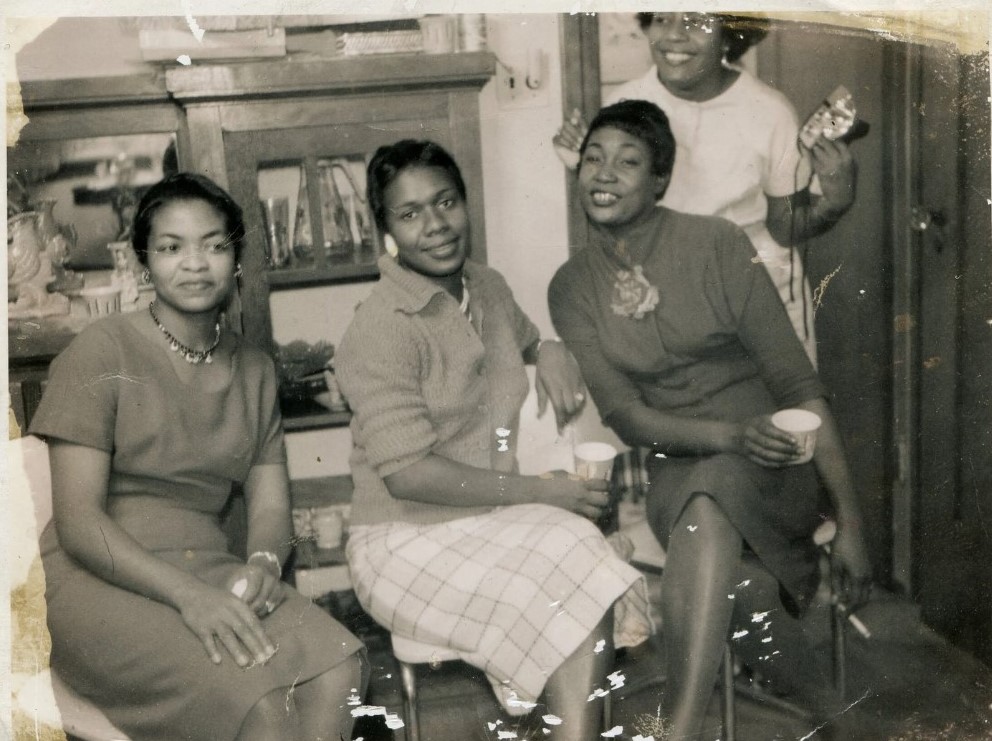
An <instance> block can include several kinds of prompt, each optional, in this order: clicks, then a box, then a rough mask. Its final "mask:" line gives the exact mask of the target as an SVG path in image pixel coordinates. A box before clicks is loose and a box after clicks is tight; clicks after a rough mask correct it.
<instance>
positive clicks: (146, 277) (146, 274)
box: [141, 268, 152, 283]
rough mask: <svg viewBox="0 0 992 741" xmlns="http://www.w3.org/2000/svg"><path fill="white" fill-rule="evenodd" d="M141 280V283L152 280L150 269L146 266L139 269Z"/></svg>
mask: <svg viewBox="0 0 992 741" xmlns="http://www.w3.org/2000/svg"><path fill="white" fill-rule="evenodd" d="M141 282H142V283H151V282H152V271H151V270H149V269H148V268H145V269H144V270H142V271H141Z"/></svg>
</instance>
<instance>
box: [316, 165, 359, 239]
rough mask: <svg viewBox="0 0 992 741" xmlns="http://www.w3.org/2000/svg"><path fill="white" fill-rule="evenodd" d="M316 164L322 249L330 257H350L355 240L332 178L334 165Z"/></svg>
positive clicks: (339, 194) (342, 202)
mask: <svg viewBox="0 0 992 741" xmlns="http://www.w3.org/2000/svg"><path fill="white" fill-rule="evenodd" d="M317 166H318V168H319V170H318V171H319V172H320V197H321V198H320V205H321V209H320V217H321V224H322V225H323V227H324V249H325V250H327V256H328V257H330V258H332V259H333V258H338V259H340V258H345V257H349V258H350V257H351V256H352V254H353V253H354V250H355V242H354V240H353V239H352V236H351V226H350V224H349V223H348V212H347V211H346V210H345V207H344V201H343V199H342V198H341V192H340V191H339V190H338V186H337V183H336V182H335V180H334V167H335V165H334V163H333V162H330V161H327V160H321V161H320V162H318V163H317Z"/></svg>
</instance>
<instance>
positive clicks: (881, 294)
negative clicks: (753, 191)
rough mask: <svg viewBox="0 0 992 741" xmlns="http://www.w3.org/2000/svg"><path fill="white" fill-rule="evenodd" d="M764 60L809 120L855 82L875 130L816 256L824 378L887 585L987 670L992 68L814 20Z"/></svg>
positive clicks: (765, 70) (778, 40)
mask: <svg viewBox="0 0 992 741" xmlns="http://www.w3.org/2000/svg"><path fill="white" fill-rule="evenodd" d="M759 59H760V60H761V74H762V76H763V77H764V78H765V79H766V80H767V81H769V82H771V83H772V84H774V85H775V86H776V87H778V88H779V89H780V90H782V91H783V92H784V93H785V94H786V95H787V96H788V97H789V98H790V99H791V100H792V101H793V102H794V103H795V104H796V106H797V108H798V109H799V111H800V115H801V116H802V115H803V114H804V113H806V112H808V111H810V110H812V108H813V107H814V106H815V105H816V103H817V101H818V100H819V99H820V98H821V97H822V96H823V95H824V94H826V93H827V92H829V90H830V89H832V87H833V86H834V85H836V84H844V85H845V86H847V87H848V88H849V89H850V90H851V91H852V92H853V93H854V99H855V103H856V105H857V107H858V110H859V112H860V113H861V115H863V116H864V117H865V118H866V119H867V120H868V121H870V122H871V125H872V131H871V133H870V134H869V136H868V138H867V139H865V140H863V141H860V142H857V143H856V144H855V145H854V151H855V154H856V157H857V159H858V162H859V166H860V177H859V186H858V199H857V204H856V205H855V207H854V208H853V209H852V210H851V212H850V213H849V214H848V215H847V216H846V217H845V218H844V220H843V221H842V222H841V223H840V224H838V226H837V227H836V228H834V229H833V230H832V231H831V232H830V233H829V234H827V235H825V236H823V237H821V238H820V239H817V240H813V241H812V242H811V243H810V244H809V245H808V246H806V248H805V250H806V255H805V259H806V264H807V268H808V272H809V274H810V280H811V283H812V284H813V286H814V288H816V287H817V286H818V285H819V286H820V287H821V290H822V297H821V298H822V303H821V304H820V306H819V309H818V313H817V315H816V325H817V333H818V338H819V352H820V368H821V373H822V375H823V377H824V380H825V382H826V384H827V386H828V388H829V389H830V391H831V396H832V403H833V406H834V408H835V410H836V412H837V415H838V418H839V422H840V424H841V427H842V430H843V432H844V435H845V438H846V442H847V444H848V449H849V452H850V453H851V458H852V465H853V468H854V473H855V477H856V481H857V484H858V487H859V492H860V494H861V496H862V503H863V506H864V512H865V519H866V523H865V524H866V527H867V528H868V531H869V532H870V538H869V543H870V546H871V549H872V557H873V561H874V565H875V569H876V574H877V576H878V578H879V579H880V580H881V581H882V582H883V583H887V584H888V585H889V586H892V587H893V588H895V589H897V590H900V589H901V590H903V591H905V592H906V593H907V594H909V595H910V596H912V597H913V598H914V599H915V600H916V601H918V602H919V604H920V605H921V609H922V613H923V617H924V619H925V620H926V621H927V622H928V623H929V624H930V625H931V626H933V627H935V628H937V629H938V630H940V631H941V632H942V633H943V634H945V635H946V636H948V637H949V638H951V639H952V640H954V641H955V642H957V643H959V644H960V645H962V646H963V647H966V648H968V649H969V650H972V651H973V652H975V653H976V654H978V655H980V656H982V657H984V658H985V659H986V660H987V661H988V660H989V659H990V657H992V568H990V565H989V564H990V562H992V559H990V549H992V545H990V543H992V539H990V533H992V520H990V518H992V471H990V469H992V463H990V460H992V414H990V404H992V402H990V399H992V385H990V376H992V369H990V365H992V338H990V337H989V335H990V331H989V327H990V325H989V320H990V319H992V309H990V306H992V302H990V283H992V281H990V220H989V202H988V200H987V198H988V193H989V159H988V157H989V149H988V148H989V124H988V117H989V104H988V66H987V64H988V60H987V58H985V59H981V58H979V57H977V56H976V57H964V56H962V55H960V54H959V53H958V51H957V49H956V48H955V47H952V46H950V45H939V44H934V45H920V44H909V43H904V42H896V41H892V40H885V39H881V38H879V37H877V36H872V35H868V34H864V33H858V32H853V31H850V30H840V29H833V30H831V29H830V28H829V27H826V28H823V27H815V26H812V27H811V26H805V27H804V26H798V25H795V26H792V25H790V26H787V27H783V28H782V29H781V30H780V31H778V32H777V33H775V34H773V35H772V37H771V38H770V39H769V40H767V41H766V42H764V44H763V45H762V49H761V54H760V55H759ZM825 70H828V71H829V74H825ZM824 281H828V282H826V283H824Z"/></svg>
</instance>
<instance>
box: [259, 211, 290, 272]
mask: <svg viewBox="0 0 992 741" xmlns="http://www.w3.org/2000/svg"><path fill="white" fill-rule="evenodd" d="M259 203H260V204H261V206H262V221H263V222H264V223H265V237H266V242H267V245H268V258H269V265H271V266H272V267H274V268H284V267H286V266H287V265H288V264H289V260H290V257H291V253H290V249H289V199H288V198H263V199H262V200H261V201H259Z"/></svg>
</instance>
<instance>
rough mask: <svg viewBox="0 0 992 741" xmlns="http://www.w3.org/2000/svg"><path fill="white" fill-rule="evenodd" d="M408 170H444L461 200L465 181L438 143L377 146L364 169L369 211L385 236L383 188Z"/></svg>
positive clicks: (405, 141) (417, 142) (420, 141)
mask: <svg viewBox="0 0 992 741" xmlns="http://www.w3.org/2000/svg"><path fill="white" fill-rule="evenodd" d="M410 167H436V168H438V169H440V170H444V172H446V173H447V174H448V176H449V177H450V178H451V181H452V182H453V183H454V184H455V188H456V189H457V190H458V194H459V195H460V196H461V197H462V198H463V199H464V198H465V181H464V180H463V179H462V173H461V170H459V169H458V165H457V164H456V163H455V160H454V158H453V157H452V156H451V155H450V154H448V152H447V151H446V150H445V149H444V147H442V146H441V145H440V144H435V143H434V142H432V141H424V140H417V139H402V140H400V141H398V142H396V143H395V144H388V145H386V146H384V147H379V148H378V149H377V150H376V152H375V154H374V155H372V159H371V160H370V161H369V167H368V178H367V179H368V185H367V186H366V195H367V196H368V203H369V208H370V209H371V210H372V218H374V219H375V225H376V226H377V227H378V228H379V231H380V232H382V233H383V234H385V233H386V231H387V229H386V201H385V194H386V188H388V187H389V184H390V183H392V182H393V181H394V180H395V179H396V178H397V176H399V174H400V173H401V172H403V171H404V170H406V169H408V168H410Z"/></svg>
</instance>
